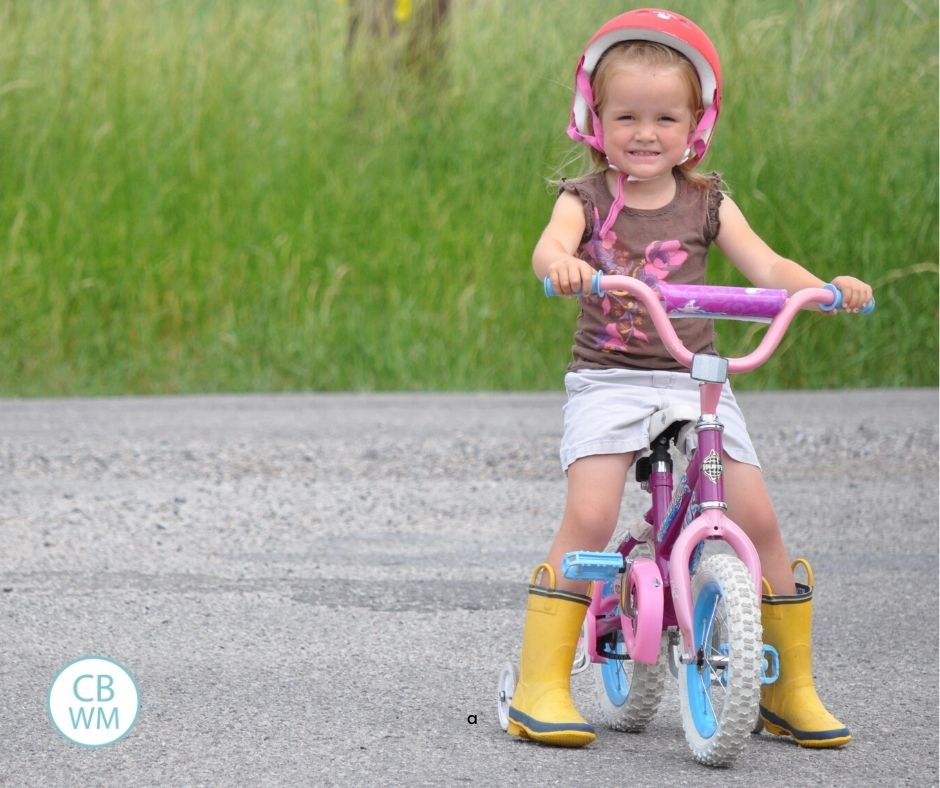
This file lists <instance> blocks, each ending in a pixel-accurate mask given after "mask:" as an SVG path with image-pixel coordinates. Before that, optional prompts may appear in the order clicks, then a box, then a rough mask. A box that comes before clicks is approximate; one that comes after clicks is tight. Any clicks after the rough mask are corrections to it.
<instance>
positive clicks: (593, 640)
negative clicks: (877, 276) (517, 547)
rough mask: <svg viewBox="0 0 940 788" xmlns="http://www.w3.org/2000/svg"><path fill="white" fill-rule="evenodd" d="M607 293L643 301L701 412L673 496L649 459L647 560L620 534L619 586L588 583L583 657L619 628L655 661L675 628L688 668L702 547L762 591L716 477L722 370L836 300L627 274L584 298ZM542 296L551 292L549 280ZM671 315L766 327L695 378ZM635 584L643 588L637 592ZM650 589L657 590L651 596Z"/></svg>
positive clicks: (754, 361) (634, 648)
mask: <svg viewBox="0 0 940 788" xmlns="http://www.w3.org/2000/svg"><path fill="white" fill-rule="evenodd" d="M609 291H615V292H628V293H630V294H631V295H633V296H635V297H636V298H637V299H639V300H640V301H642V302H643V303H644V305H645V306H646V308H647V310H648V312H649V315H650V317H651V319H652V321H653V323H654V325H655V327H656V330H657V331H658V332H659V335H660V337H661V338H662V339H663V341H664V343H665V345H666V347H667V348H668V350H669V352H670V353H671V354H672V355H673V357H674V358H675V359H676V360H677V361H679V363H681V364H682V365H683V366H686V367H689V368H690V369H691V374H692V376H693V378H696V379H698V380H700V382H701V385H700V414H701V415H700V417H699V420H698V423H697V425H696V432H697V434H698V444H697V447H696V450H695V453H694V455H693V457H692V459H691V460H690V462H689V465H688V468H687V470H686V474H685V476H683V477H682V479H681V481H680V486H679V488H678V490H675V491H674V490H673V474H672V468H671V462H668V463H664V462H657V461H656V460H655V459H654V467H653V468H652V470H651V473H650V476H649V479H648V482H647V483H648V491H649V492H650V495H651V498H652V506H651V508H650V510H649V512H647V515H646V518H645V519H646V521H647V522H648V523H649V524H650V525H651V526H652V527H653V529H654V540H653V546H654V551H655V553H654V558H653V560H652V561H649V559H643V558H638V559H630V558H628V556H629V555H630V553H631V551H632V550H633V548H634V547H636V546H637V545H638V544H639V542H638V541H637V540H636V539H635V538H633V537H628V538H627V539H626V540H624V541H623V542H622V543H621V544H620V545H619V546H618V547H617V552H618V553H619V554H620V556H621V557H622V559H623V561H624V570H623V571H622V573H621V574H619V584H620V588H618V587H617V583H614V584H612V585H613V591H614V593H605V588H607V584H606V583H597V582H595V584H594V590H593V593H592V601H591V604H590V607H589V608H588V615H587V617H586V622H587V638H585V647H586V651H587V656H588V657H589V658H590V661H592V662H602V661H605V660H606V659H607V658H609V657H611V656H612V655H611V654H610V653H609V652H608V653H607V654H599V653H598V650H597V641H598V638H599V637H603V636H604V635H607V634H610V633H612V632H615V631H617V630H620V631H622V633H623V637H624V640H625V642H626V646H627V651H628V653H629V657H630V659H633V660H636V661H638V662H644V663H647V664H654V663H655V662H656V660H657V659H658V655H659V644H660V639H661V633H662V632H663V631H665V630H667V629H669V628H670V627H674V626H677V627H678V629H679V633H680V656H679V659H680V661H681V662H683V663H685V664H689V663H691V662H692V661H694V660H695V659H696V654H695V647H694V643H695V640H694V637H693V625H692V609H691V600H692V593H691V564H692V561H693V560H694V554H695V553H696V551H697V550H698V548H699V546H700V545H702V544H703V543H704V542H705V541H707V540H716V539H717V540H723V541H724V542H726V543H727V544H728V545H730V547H731V548H732V549H733V550H734V552H735V553H736V554H737V556H738V557H739V558H740V559H741V561H742V562H743V564H744V565H745V567H746V568H747V570H748V572H749V574H750V576H751V579H752V582H753V587H754V594H755V598H756V602H757V605H758V606H759V605H760V599H761V593H762V591H761V568H760V560H759V558H758V556H757V551H756V549H755V548H754V545H753V544H752V543H751V541H750V539H749V538H748V537H747V535H746V534H745V533H744V532H743V531H742V530H741V528H740V527H739V526H738V525H737V524H735V523H734V522H733V521H732V520H731V519H730V518H729V517H728V516H727V514H726V511H727V505H726V504H725V500H724V487H723V481H722V476H723V465H722V456H723V444H722V430H723V427H722V425H721V422H720V420H719V417H718V414H717V410H718V403H719V400H720V397H721V391H722V386H723V383H724V381H725V380H726V379H727V373H728V372H747V371H750V370H752V369H755V368H756V367H758V366H760V365H761V364H763V363H764V362H765V361H767V359H768V358H770V356H771V354H772V353H773V351H774V350H775V349H776V347H777V346H778V345H779V343H780V341H781V339H782V338H783V335H784V333H785V332H786V329H787V327H788V326H789V324H790V322H791V321H792V319H793V317H794V316H795V315H796V313H797V312H798V311H799V310H800V309H801V308H802V307H804V306H806V305H807V304H809V303H813V302H816V303H819V304H821V305H830V308H834V307H835V306H836V305H837V304H839V303H841V298H840V296H839V294H838V292H837V291H834V289H832V288H831V286H826V287H824V288H810V289H806V290H801V291H799V292H797V293H795V294H793V295H792V296H788V295H787V293H786V291H782V290H764V289H760V288H734V287H708V286H704V285H701V286H699V285H682V286H680V285H669V284H665V283H662V284H660V285H659V287H658V290H657V291H654V290H653V289H652V288H650V287H649V286H647V285H646V284H644V283H643V282H640V281H639V280H637V279H634V278H632V277H626V276H602V275H601V274H597V275H595V277H594V281H593V282H592V292H593V293H594V294H595V295H598V296H601V295H603V294H604V292H609ZM546 293H547V294H549V295H552V292H551V289H550V283H548V281H546ZM871 306H872V307H873V304H872V305H871ZM867 311H870V309H868V310H867ZM670 317H672V318H675V317H726V318H727V317H731V318H735V319H745V320H758V321H765V322H766V321H770V326H769V328H768V330H767V332H766V333H765V335H764V337H763V339H762V340H761V342H760V343H759V344H758V346H757V348H756V349H755V350H754V351H752V352H751V353H750V354H749V355H747V356H744V357H741V358H731V359H720V358H718V357H714V356H711V357H708V359H709V361H707V362H706V363H705V364H704V367H705V368H706V372H705V374H703V375H700V376H698V377H697V376H696V369H695V368H696V358H698V359H702V357H700V356H699V357H696V356H693V354H692V353H691V352H690V351H689V350H688V349H687V348H686V347H685V346H684V345H683V344H682V342H681V341H680V340H679V338H678V336H677V335H676V333H675V330H674V329H673V327H672V324H671V322H670ZM719 362H720V363H719ZM667 444H668V441H667ZM667 454H668V450H667ZM626 583H629V584H630V586H631V587H630V588H628V589H624V588H623V584H626ZM641 588H642V589H644V590H643V591H642V592H641V590H640V589H641ZM650 588H652V589H659V590H658V591H656V590H653V591H650V590H649V589H650ZM665 588H668V589H669V591H670V593H669V594H668V595H666V594H665V593H664V589H665ZM634 592H635V593H637V594H638V595H639V594H641V593H642V595H643V598H642V600H641V599H639V598H637V599H636V600H632V599H631V598H630V594H631V593H634ZM618 605H619V606H620V608H621V614H620V620H617V618H614V617H612V616H611V613H613V611H614V610H615V609H616V608H617V607H618ZM621 658H622V657H621Z"/></svg>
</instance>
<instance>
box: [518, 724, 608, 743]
mask: <svg viewBox="0 0 940 788" xmlns="http://www.w3.org/2000/svg"><path fill="white" fill-rule="evenodd" d="M506 732H507V733H508V734H509V735H510V736H517V737H519V738H520V739H529V740H531V741H534V742H538V743H540V744H549V745H551V746H553V747H583V746H584V745H586V744H590V743H591V742H592V741H594V739H596V738H597V736H596V735H595V734H593V733H589V732H588V731H577V730H560V731H533V730H532V729H530V728H527V727H526V726H525V725H521V724H520V723H518V722H514V721H512V720H510V722H509V727H508V728H506Z"/></svg>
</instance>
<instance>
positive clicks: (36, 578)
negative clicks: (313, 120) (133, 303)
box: [0, 390, 938, 788]
mask: <svg viewBox="0 0 940 788" xmlns="http://www.w3.org/2000/svg"><path fill="white" fill-rule="evenodd" d="M740 401H741V404H742V407H743V409H744V411H745V414H746V416H747V417H748V421H749V425H750V427H751V432H752V435H753V437H754V440H755V443H756V445H757V447H758V451H759V452H760V453H761V457H762V460H763V461H764V464H765V469H766V477H767V480H768V485H769V487H770V490H771V493H772V494H773V496H774V499H775V502H776V505H777V508H778V512H779V515H780V519H781V522H782V527H783V531H784V535H785V538H786V540H787V542H788V545H789V547H790V549H791V552H792V553H793V555H794V556H797V555H805V556H806V557H808V558H809V559H810V560H811V561H812V562H813V565H814V568H815V570H816V580H817V599H816V627H815V629H816V665H815V667H816V678H817V683H818V685H819V688H820V693H821V694H822V696H823V697H824V698H825V700H826V701H827V703H828V704H829V706H830V707H831V708H832V709H833V710H834V711H835V712H836V713H837V714H838V715H840V716H841V718H842V719H843V720H844V721H845V722H846V723H847V724H848V725H849V726H850V727H851V729H852V731H853V733H854V735H855V740H854V741H853V742H852V744H851V745H850V746H849V747H848V748H846V749H844V750H841V751H825V752H813V751H808V750H802V749H800V748H798V747H796V746H794V745H792V744H791V743H789V742H787V741H784V740H780V739H774V738H772V737H769V736H766V735H763V736H759V737H752V740H751V741H750V742H749V744H748V746H747V749H746V750H745V754H744V756H743V757H742V759H741V760H740V761H739V762H738V763H737V764H736V766H735V767H734V768H733V769H732V770H722V771H714V770H710V769H707V768H705V767H702V766H699V765H697V764H695V763H694V762H693V761H692V759H691V757H690V755H689V753H688V751H687V749H686V746H685V742H684V738H683V734H682V730H681V726H680V722H679V713H678V702H677V700H676V695H675V692H674V691H673V690H672V688H670V689H669V691H668V692H667V697H666V700H665V701H664V703H663V707H662V708H661V710H660V712H659V715H658V716H657V718H656V720H655V721H654V722H653V724H652V725H651V726H650V728H649V730H648V731H647V732H646V733H645V734H640V735H631V734H622V733H616V732H613V731H608V730H601V731H600V733H599V736H598V740H597V741H596V742H595V743H594V744H593V745H591V746H590V747H588V748H586V749H584V750H580V751H558V750H553V749H550V748H545V747H540V746H536V745H532V744H528V743H524V742H519V741H514V740H510V739H509V738H508V737H507V736H506V735H505V734H504V733H503V732H502V731H501V730H500V728H499V727H498V724H497V721H496V715H495V682H496V676H497V671H498V668H499V666H500V664H501V663H502V662H504V661H506V660H507V659H510V658H512V659H515V658H517V656H518V650H519V638H520V630H521V623H522V611H523V607H524V604H525V583H526V579H527V576H528V573H529V570H530V569H531V568H532V566H533V565H534V564H535V563H537V562H538V561H539V560H541V558H542V555H543V553H544V551H545V549H546V547H547V544H548V541H549V539H550V537H551V534H552V532H553V530H554V528H555V527H556V524H557V522H558V519H559V516H560V512H561V508H562V505H563V502H564V480H563V477H562V475H561V473H560V472H559V469H558V464H557V454H556V452H557V442H558V435H559V427H560V406H561V402H562V400H561V396H560V395H558V394H544V395H543V394H537V395H466V396H443V395H440V396H439V395H374V396H373V395H363V396H344V395H309V396H303V395H298V396H243V397H235V396H233V397H181V398H130V399H124V398H119V399H88V400H85V399H83V400H79V399H63V400H28V401H23V400H3V401H0V534H2V538H0V690H2V701H3V703H2V713H0V784H3V785H44V786H47V785H74V786H81V785H134V786H149V785H153V786H156V785H161V786H163V785H212V786H226V785H233V786H234V785H312V784H318V785H409V786H411V785H461V784H467V785H504V786H512V785H544V784H558V785H586V784H596V785H600V786H606V785H621V784H629V785H636V786H646V785H662V784H667V785H672V786H679V785H695V786H699V787H701V786H712V785H715V786H718V785H721V786H727V785H742V786H743V785H747V786H754V785H760V786H762V787H763V788H769V787H770V786H798V785H825V786H853V787H854V788H858V787H859V786H880V785H891V786H897V785H911V786H925V785H936V784H937V763H938V748H937V745H938V714H937V710H938V686H937V678H938V661H937V647H938V632H937V621H938V603H937V568H938V560H937V555H938V554H937V538H938V500H937V493H938V485H937V478H938V468H937V459H938V447H937V421H938V419H937V415H938V399H937V392H936V391H935V390H916V391H912V390H902V391H859V392H840V393H828V392H825V393H786V394H776V393H753V394H742V395H741V396H740ZM640 500H641V499H640V498H639V497H638V495H637V493H635V492H633V491H632V490H631V491H630V492H628V495H627V505H626V506H625V507H624V508H625V516H624V524H626V523H627V522H629V520H630V519H632V518H633V517H634V516H636V511H637V506H638V505H639V503H640ZM83 656H103V657H108V658H110V659H112V660H114V661H116V662H118V663H120V664H121V665H123V666H124V667H125V668H127V669H128V670H129V671H130V672H131V673H132V674H133V676H134V678H135V679H136V682H137V686H138V688H139V692H140V702H141V708H140V712H139V715H138V718H137V722H136V724H135V725H134V727H133V728H132V729H131V730H130V732H129V733H128V734H127V736H126V737H125V738H123V739H121V740H120V741H118V742H116V743H115V744H113V745H111V746H108V747H103V748H100V749H86V748H82V747H79V746H77V745H75V744H73V743H70V742H69V741H67V740H66V739H65V738H64V737H63V736H62V735H60V734H59V733H58V732H57V731H56V730H55V728H54V727H53V725H52V723H51V721H50V718H49V715H48V714H47V709H46V704H47V695H48V692H49V688H50V684H51V683H52V681H53V679H54V678H55V677H56V674H57V673H58V671H59V670H60V669H61V668H62V667H64V666H65V665H66V664H68V663H70V662H71V661H73V660H75V659H77V658H79V657H83ZM573 687H574V693H575V697H576V700H577V702H578V704H579V705H580V706H581V708H582V711H583V712H584V713H585V715H586V716H587V717H588V718H589V719H590V718H592V717H594V718H595V719H596V705H595V701H594V698H593V689H592V684H591V680H590V677H589V674H581V675H580V676H577V677H575V679H574V682H573ZM99 699H100V696H99ZM474 719H475V720H476V724H472V721H473V720H474Z"/></svg>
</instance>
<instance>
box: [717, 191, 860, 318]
mask: <svg viewBox="0 0 940 788" xmlns="http://www.w3.org/2000/svg"><path fill="white" fill-rule="evenodd" d="M718 219H719V221H720V224H721V228H720V229H719V231H718V237H717V238H716V239H715V245H716V246H717V247H718V248H719V249H720V250H721V252H722V254H724V255H725V257H727V258H728V259H729V260H730V261H731V264H732V265H733V266H734V267H735V268H737V269H738V270H739V271H740V272H741V273H742V274H744V276H746V277H747V279H748V281H750V282H751V284H753V285H755V286H756V287H769V288H779V289H781V290H786V291H787V292H788V293H791V294H792V293H795V292H796V291H797V290H802V289H803V288H805V287H821V286H822V285H823V281H822V280H821V279H820V278H819V277H818V276H816V275H815V274H813V273H811V272H810V271H807V270H806V269H805V268H804V267H803V266H801V265H800V264H799V263H795V262H793V260H788V259H787V258H786V257H781V256H780V255H779V254H777V253H776V252H775V251H774V250H773V249H771V248H770V247H769V246H768V245H767V244H766V243H765V242H764V240H763V239H762V238H761V237H760V236H759V235H758V234H757V233H755V232H754V231H753V230H752V229H751V226H750V225H749V224H748V223H747V219H745V218H744V214H743V213H741V209H740V208H738V206H737V205H736V204H735V202H734V200H732V199H731V198H730V197H728V196H727V195H725V197H724V199H723V200H722V201H721V207H720V208H719V209H718ZM832 283H833V284H834V285H835V286H836V287H838V288H839V290H841V291H842V299H843V306H844V308H845V309H846V310H850V311H858V309H860V308H861V307H863V306H864V305H865V304H867V303H868V302H869V301H870V300H871V287H869V286H868V285H867V284H866V283H865V282H863V281H861V280H860V279H856V278H855V277H853V276H837V277H836V278H835V279H833V280H832ZM814 306H815V308H817V309H818V305H814Z"/></svg>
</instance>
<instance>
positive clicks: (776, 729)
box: [760, 558, 852, 747]
mask: <svg viewBox="0 0 940 788" xmlns="http://www.w3.org/2000/svg"><path fill="white" fill-rule="evenodd" d="M798 565H802V566H803V568H804V569H805V570H806V575H807V579H808V582H809V585H803V584H802V583H797V584H796V594H795V595H794V596H774V595H773V594H772V593H765V594H764V596H763V599H762V602H761V623H762V624H763V627H764V642H765V643H767V644H768V645H771V646H773V647H774V648H775V649H777V653H778V654H779V655H780V677H779V678H778V679H777V680H776V681H775V682H774V683H773V684H765V685H764V686H763V687H761V698H760V716H761V720H763V722H764V728H765V729H766V730H767V731H768V732H769V733H773V734H776V735H778V736H792V737H793V739H794V740H795V741H796V742H797V744H799V745H801V746H803V747H841V746H842V745H844V744H848V743H849V741H850V740H851V739H852V735H851V734H850V733H849V729H848V728H846V727H845V726H844V725H843V724H842V723H841V722H839V720H837V719H836V718H835V717H833V716H832V715H831V714H830V713H829V712H828V711H827V710H826V707H825V706H823V703H822V701H821V700H820V699H819V696H818V695H817V694H816V687H815V685H814V684H813V638H812V631H813V570H812V568H811V567H810V565H809V562H807V561H806V560H805V559H802V558H800V559H798V560H796V561H794V562H793V569H796V567H797V566H798ZM764 590H765V592H770V591H771V589H770V586H769V584H768V583H767V581H766V580H764Z"/></svg>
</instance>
